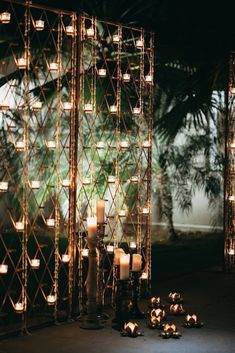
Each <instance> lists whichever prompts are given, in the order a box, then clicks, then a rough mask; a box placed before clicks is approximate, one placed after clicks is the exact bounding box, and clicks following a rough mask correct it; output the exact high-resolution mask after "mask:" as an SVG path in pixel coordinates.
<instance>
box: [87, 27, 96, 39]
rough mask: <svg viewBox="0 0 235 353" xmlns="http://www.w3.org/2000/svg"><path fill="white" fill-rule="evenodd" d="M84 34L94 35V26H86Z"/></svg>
mask: <svg viewBox="0 0 235 353" xmlns="http://www.w3.org/2000/svg"><path fill="white" fill-rule="evenodd" d="M86 34H87V37H94V35H95V30H94V28H92V27H90V28H87V30H86Z"/></svg>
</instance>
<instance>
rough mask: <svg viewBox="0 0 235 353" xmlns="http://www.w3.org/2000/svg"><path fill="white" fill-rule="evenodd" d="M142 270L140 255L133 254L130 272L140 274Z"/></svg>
mask: <svg viewBox="0 0 235 353" xmlns="http://www.w3.org/2000/svg"><path fill="white" fill-rule="evenodd" d="M141 268H142V256H141V255H140V254H133V256H132V271H133V272H140V271H141Z"/></svg>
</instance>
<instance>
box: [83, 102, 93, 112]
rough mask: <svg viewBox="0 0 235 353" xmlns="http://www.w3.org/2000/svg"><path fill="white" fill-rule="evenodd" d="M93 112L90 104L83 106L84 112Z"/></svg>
mask: <svg viewBox="0 0 235 353" xmlns="http://www.w3.org/2000/svg"><path fill="white" fill-rule="evenodd" d="M92 110H93V105H92V104H91V103H86V104H84V112H86V113H90V112H92Z"/></svg>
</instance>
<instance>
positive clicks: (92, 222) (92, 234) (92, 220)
mask: <svg viewBox="0 0 235 353" xmlns="http://www.w3.org/2000/svg"><path fill="white" fill-rule="evenodd" d="M87 231H88V235H87V237H88V239H95V238H96V237H97V217H87Z"/></svg>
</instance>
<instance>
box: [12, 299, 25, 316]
mask: <svg viewBox="0 0 235 353" xmlns="http://www.w3.org/2000/svg"><path fill="white" fill-rule="evenodd" d="M14 308H15V311H16V312H17V313H18V314H21V313H23V311H24V305H23V303H20V302H18V303H15V305H14Z"/></svg>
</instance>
